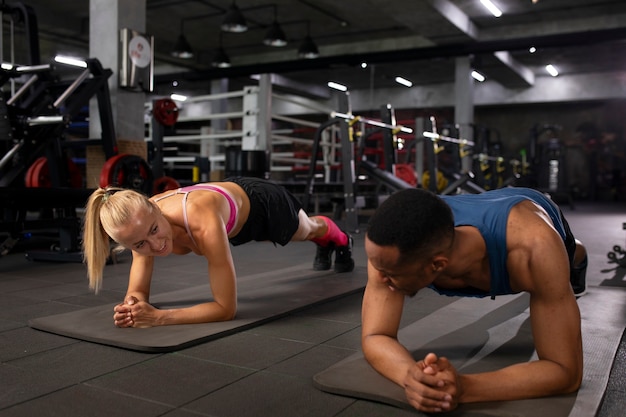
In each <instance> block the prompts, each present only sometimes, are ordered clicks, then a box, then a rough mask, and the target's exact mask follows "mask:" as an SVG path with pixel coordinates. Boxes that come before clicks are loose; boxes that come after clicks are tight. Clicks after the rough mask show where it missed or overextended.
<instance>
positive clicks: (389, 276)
mask: <svg viewBox="0 0 626 417" xmlns="http://www.w3.org/2000/svg"><path fill="white" fill-rule="evenodd" d="M365 252H366V253H367V259H368V261H369V263H370V265H371V266H372V268H373V269H374V270H375V271H376V273H377V274H378V278H379V279H380V280H381V281H382V282H383V283H384V284H386V285H387V287H389V289H390V290H391V291H400V292H401V293H403V294H405V295H408V296H409V297H413V296H415V294H417V292H418V291H419V290H421V289H422V288H424V287H426V286H428V285H429V284H431V283H432V282H433V279H434V277H433V276H432V275H431V274H432V267H431V268H428V267H427V266H428V265H427V264H428V262H424V261H420V260H419V259H415V260H411V261H405V262H403V263H400V262H399V259H400V251H399V249H398V248H397V247H396V246H379V245H377V244H375V243H374V242H372V241H371V240H369V239H368V238H367V237H366V238H365Z"/></svg>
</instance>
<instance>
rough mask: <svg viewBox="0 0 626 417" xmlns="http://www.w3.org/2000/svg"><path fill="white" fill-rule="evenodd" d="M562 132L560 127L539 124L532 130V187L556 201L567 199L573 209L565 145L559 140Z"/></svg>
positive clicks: (530, 144) (530, 156)
mask: <svg viewBox="0 0 626 417" xmlns="http://www.w3.org/2000/svg"><path fill="white" fill-rule="evenodd" d="M561 130H562V127H561V126H558V125H542V126H540V125H538V124H537V125H535V126H533V127H532V128H531V130H530V140H529V155H528V157H529V162H530V164H531V166H530V172H531V184H530V186H531V187H533V188H536V189H538V190H539V191H542V192H544V193H548V194H550V195H551V196H552V197H553V199H555V200H557V199H559V198H565V199H567V201H568V203H569V205H570V207H571V208H572V209H573V208H575V205H574V198H573V196H572V193H571V190H570V189H569V184H568V181H567V169H566V159H565V145H564V144H563V142H562V141H561V140H560V139H559V138H558V133H559V132H560V131H561Z"/></svg>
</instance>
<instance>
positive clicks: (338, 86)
mask: <svg viewBox="0 0 626 417" xmlns="http://www.w3.org/2000/svg"><path fill="white" fill-rule="evenodd" d="M327 85H328V86H329V87H330V88H334V89H335V90H339V91H348V87H346V86H345V85H343V84H339V83H336V82H334V81H329V82H328V84H327Z"/></svg>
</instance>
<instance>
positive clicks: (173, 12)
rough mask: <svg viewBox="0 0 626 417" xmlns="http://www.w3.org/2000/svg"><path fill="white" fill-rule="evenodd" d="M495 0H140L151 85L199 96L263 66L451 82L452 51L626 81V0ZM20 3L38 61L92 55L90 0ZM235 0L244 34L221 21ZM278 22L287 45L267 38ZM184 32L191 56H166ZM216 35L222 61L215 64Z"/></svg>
mask: <svg viewBox="0 0 626 417" xmlns="http://www.w3.org/2000/svg"><path fill="white" fill-rule="evenodd" d="M492 1H493V3H494V4H495V5H496V6H498V7H499V9H500V10H501V11H502V16H500V17H494V16H493V15H492V14H491V13H490V12H489V11H488V10H487V9H485V7H483V6H482V4H481V0H410V1H403V0H398V1H391V0H269V1H268V0H237V1H236V2H233V0H146V30H145V33H147V34H149V35H152V36H154V42H155V72H156V82H157V84H156V92H157V93H159V91H161V90H163V92H162V93H165V91H164V90H165V89H166V88H169V86H170V85H171V82H172V81H173V80H177V81H178V82H179V83H180V87H181V88H187V89H190V90H194V91H198V92H202V91H203V90H206V89H207V88H208V86H209V83H208V82H207V80H211V79H218V78H223V77H226V78H229V79H230V82H231V86H233V87H235V88H236V87H237V85H238V83H241V84H240V85H243V84H246V83H247V84H250V82H249V77H250V76H251V75H253V74H258V73H260V72H263V73H274V74H278V75H279V76H281V77H285V78H286V79H287V80H288V81H289V82H292V83H295V84H296V85H300V86H303V87H304V88H306V86H307V85H311V86H316V87H320V86H325V85H326V83H327V82H328V81H331V80H332V81H335V82H339V83H342V84H344V85H346V86H348V87H349V88H350V89H352V90H356V89H370V90H371V89H379V88H388V87H393V86H398V85H397V84H396V82H395V81H394V79H395V77H396V76H402V77H405V78H407V79H410V80H411V81H412V82H413V85H431V84H440V83H449V82H452V81H453V80H454V59H455V58H456V57H457V56H466V55H471V56H472V57H473V64H474V67H475V68H476V69H477V70H479V71H480V72H482V73H483V74H484V75H485V76H486V77H488V78H490V79H494V80H497V81H498V82H500V83H501V84H503V85H504V86H506V87H513V88H515V87H523V86H524V85H527V83H528V74H530V73H532V74H533V75H534V76H544V75H545V65H547V64H553V65H554V66H555V67H556V68H557V69H558V71H559V73H561V74H580V73H591V72H593V73H601V72H616V71H624V74H625V77H626V1H624V0H492ZM23 3H24V4H26V5H28V6H30V7H32V8H33V9H34V11H35V14H36V16H37V20H38V25H39V42H40V48H41V58H42V62H47V61H49V60H50V59H51V58H52V57H53V56H54V55H56V54H70V55H79V56H82V57H89V56H90V54H89V19H90V16H89V0H63V1H50V0H27V1H24V2H23ZM234 3H236V6H237V7H238V8H239V10H240V11H241V13H242V14H243V16H244V18H245V20H246V23H247V26H248V29H247V31H245V32H241V33H232V32H224V31H222V30H221V29H220V26H221V24H222V22H223V21H224V19H225V17H226V15H227V12H228V11H229V9H230V8H231V6H232V5H233V4H234ZM91 18H93V17H91ZM96 18H97V17H96ZM274 21H276V22H277V23H278V24H279V25H280V26H281V28H282V30H283V32H284V33H285V35H286V38H287V45H285V46H282V47H273V46H267V45H265V44H264V43H263V39H264V37H265V36H266V33H267V31H268V29H269V28H270V26H271V24H272V23H273V22H274ZM4 26H6V25H3V27H4ZM181 29H182V32H183V34H184V36H185V37H186V39H187V41H188V42H189V44H190V46H191V48H192V50H193V54H194V56H193V57H192V58H190V59H182V58H175V57H173V56H172V55H171V52H172V50H173V49H174V47H175V43H176V41H177V39H178V37H179V36H180V35H181ZM5 31H6V29H5ZM307 33H308V34H309V35H310V37H311V39H312V40H313V42H314V43H315V44H316V45H317V47H318V50H319V57H317V58H315V59H303V58H299V57H298V49H299V47H300V46H301V44H302V42H303V40H304V39H305V37H306V36H307ZM5 36H6V35H5ZM220 43H221V46H222V47H223V49H224V51H225V52H226V53H227V54H228V56H229V58H230V61H231V64H232V65H231V67H229V68H216V67H214V66H213V65H212V61H213V59H214V57H215V52H216V50H217V49H218V48H219V47H220ZM530 47H535V48H536V52H534V53H531V52H530V51H529V48H530ZM91 56H95V55H94V54H91ZM95 57H97V56H95ZM362 63H367V67H366V68H362V66H361V64H362Z"/></svg>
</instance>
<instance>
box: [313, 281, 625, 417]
mask: <svg viewBox="0 0 626 417" xmlns="http://www.w3.org/2000/svg"><path fill="white" fill-rule="evenodd" d="M417 297H422V299H421V300H417V301H418V303H419V304H418V303H412V304H414V305H429V299H430V298H432V297H441V296H439V295H435V294H434V293H433V292H432V291H428V292H426V293H425V294H423V292H420V293H419V294H418V296H417ZM623 298H624V297H623V291H621V289H611V288H604V287H594V291H590V292H588V293H587V294H586V295H585V296H584V297H581V298H579V299H578V301H577V302H578V305H579V307H580V309H581V316H582V334H583V345H584V346H585V349H584V352H583V353H584V364H585V365H584V366H585V372H584V373H583V382H582V386H581V389H580V390H579V391H578V392H577V393H576V394H571V395H559V396H551V397H546V398H535V399H529V400H522V401H498V402H486V403H476V404H461V405H460V406H459V408H458V410H456V411H455V412H453V414H454V415H466V414H467V415H477V416H478V415H480V416H482V415H485V416H487V415H498V416H518V417H524V416H526V417H534V416H537V415H546V416H548V415H549V416H571V417H575V416H593V415H596V412H597V411H598V408H599V406H600V404H601V401H602V397H603V395H604V391H605V388H606V386H607V382H608V378H609V371H610V369H611V365H612V363H613V359H614V357H615V353H616V352H617V349H618V347H619V343H620V339H621V337H622V333H623V330H624V327H625V326H626V317H625V316H624V314H623V310H622V308H621V305H622V303H623ZM430 305H432V301H431V303H430ZM598 306H602V308H598ZM527 307H528V295H527V294H520V295H515V296H510V297H509V296H506V297H498V298H497V299H496V300H494V301H485V300H480V299H470V298H461V299H459V298H458V297H451V301H450V304H449V306H444V307H442V308H439V309H437V310H435V311H425V312H424V317H423V318H422V319H420V320H418V321H416V322H414V323H413V324H410V325H408V326H406V327H405V328H403V329H401V330H400V332H399V335H398V336H399V339H400V340H401V341H402V343H403V344H404V345H405V346H406V347H407V348H408V349H409V351H410V352H412V354H413V356H414V358H416V360H418V359H422V358H424V356H425V355H426V353H428V352H435V353H438V354H440V355H442V356H446V357H447V358H448V359H449V360H450V361H451V362H452V363H453V364H454V365H455V366H456V367H457V369H459V370H460V372H466V373H476V372H481V371H487V370H491V369H493V367H497V368H501V367H503V366H506V365H508V364H513V363H519V362H523V361H528V360H531V359H532V355H533V353H534V345H533V341H532V333H531V331H530V322H529V320H530V319H529V314H528V310H527V309H526V308H527ZM313 383H314V385H315V386H316V387H317V388H318V389H320V390H322V391H326V392H330V393H334V394H338V395H344V396H349V397H353V398H362V399H366V400H372V401H377V402H383V403H386V404H390V405H393V406H396V407H399V408H404V409H413V408H412V407H411V406H410V405H409V404H408V403H407V401H406V397H405V394H404V389H403V388H402V387H400V386H398V385H396V384H394V383H393V382H391V381H389V380H388V379H386V378H385V377H383V376H381V375H380V374H379V373H378V372H376V371H375V370H374V369H373V368H372V367H371V366H370V365H369V364H368V363H367V361H366V360H365V359H364V357H363V354H362V353H356V354H354V355H352V356H350V357H348V358H346V359H345V360H343V361H341V362H339V363H337V364H335V365H333V366H331V367H329V368H328V369H326V370H325V371H322V372H320V373H318V374H317V375H315V376H314V378H313Z"/></svg>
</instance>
